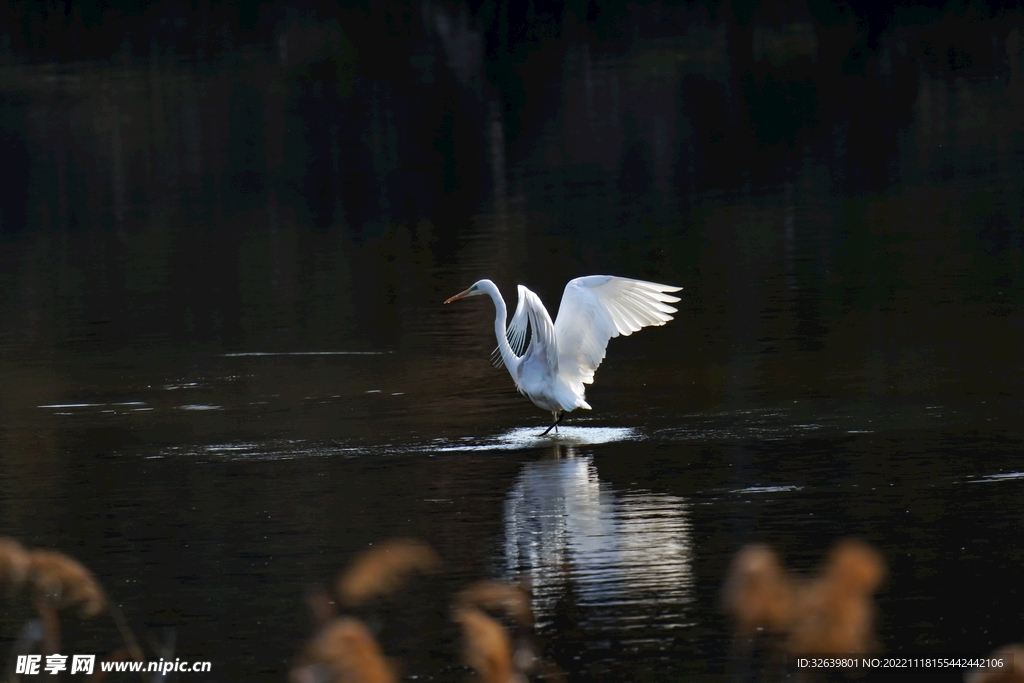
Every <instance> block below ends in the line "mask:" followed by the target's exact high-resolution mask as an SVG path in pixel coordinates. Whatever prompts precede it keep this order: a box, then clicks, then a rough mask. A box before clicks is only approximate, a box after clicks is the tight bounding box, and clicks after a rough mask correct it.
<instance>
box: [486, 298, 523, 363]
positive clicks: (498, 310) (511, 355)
mask: <svg viewBox="0 0 1024 683" xmlns="http://www.w3.org/2000/svg"><path fill="white" fill-rule="evenodd" d="M483 289H484V291H486V292H487V293H488V294H489V295H490V297H491V301H493V302H494V336H495V337H497V338H498V352H499V353H500V354H501V360H503V361H504V362H505V367H506V368H508V371H509V373H510V374H511V375H512V379H515V377H516V368H518V367H519V360H520V359H519V356H517V355H516V354H515V352H513V351H512V347H511V346H509V343H508V336H507V328H506V322H505V320H506V318H507V317H508V309H507V308H506V307H505V300H504V299H503V298H501V292H500V291H498V288H497V286H495V285H494V283H492V282H488V283H487V285H486V286H485V287H484V288H483Z"/></svg>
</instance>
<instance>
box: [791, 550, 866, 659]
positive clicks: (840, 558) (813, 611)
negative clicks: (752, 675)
mask: <svg viewBox="0 0 1024 683" xmlns="http://www.w3.org/2000/svg"><path fill="white" fill-rule="evenodd" d="M885 574H886V569H885V560H884V559H883V558H882V555H881V553H879V552H878V551H877V550H875V549H874V548H872V547H871V546H869V545H868V544H867V543H864V542H863V541H858V540H855V539H846V540H843V541H840V542H839V543H837V544H836V545H835V546H834V547H833V548H832V550H831V551H830V552H829V555H828V559H827V560H826V562H825V566H824V569H823V571H822V572H821V575H820V576H818V577H817V578H815V579H814V580H812V581H810V582H809V583H808V584H807V585H806V586H805V587H804V588H803V589H802V590H800V591H799V593H798V596H797V602H796V610H795V615H796V618H795V620H794V623H793V628H792V630H791V632H790V637H789V642H788V643H787V649H788V650H789V651H790V652H791V653H793V654H817V653H820V654H832V653H844V654H845V653H860V652H871V651H873V650H875V649H877V644H876V643H875V639H874V621H875V603H874V600H872V599H871V596H872V594H873V593H874V592H875V591H876V590H878V587H879V586H880V585H881V583H882V581H883V579H884V578H885Z"/></svg>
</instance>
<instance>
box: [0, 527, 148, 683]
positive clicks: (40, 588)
mask: <svg viewBox="0 0 1024 683" xmlns="http://www.w3.org/2000/svg"><path fill="white" fill-rule="evenodd" d="M0 583H6V584H7V585H8V588H9V591H8V594H9V596H10V597H11V598H16V597H17V596H18V594H19V593H21V592H22V591H24V592H25V593H27V594H28V596H29V598H30V600H31V603H32V607H33V609H34V611H35V613H36V615H37V616H38V619H37V620H32V621H29V622H28V623H26V624H25V625H24V626H23V627H22V629H21V634H20V636H19V637H18V639H17V640H16V641H15V644H14V647H13V649H12V651H11V653H10V657H9V666H8V670H7V674H6V679H7V680H9V681H17V680H18V675H17V673H15V668H14V666H13V665H14V662H15V661H16V660H17V657H18V656H19V655H28V654H31V653H33V652H35V651H36V649H37V646H38V648H39V651H40V653H41V654H53V653H57V652H58V651H59V650H60V648H61V612H64V611H67V610H71V609H73V608H77V610H78V616H79V617H80V618H81V619H92V618H93V617H96V616H98V615H100V614H102V613H104V612H106V613H108V614H109V615H110V616H111V618H112V619H113V621H114V624H115V626H116V627H117V630H118V632H119V633H120V635H121V638H122V639H123V641H124V644H125V650H124V651H123V652H122V651H118V652H115V654H114V657H115V658H122V657H123V656H124V653H127V654H128V655H130V656H131V657H132V658H133V659H135V660H136V661H139V662H142V661H145V655H144V654H143V652H142V649H141V648H140V647H139V645H138V642H137V641H136V639H135V636H134V635H133V634H132V632H131V629H129V628H128V624H127V622H126V621H125V619H124V616H123V615H122V614H121V611H120V609H118V607H117V606H116V605H115V604H113V603H111V602H110V601H109V600H108V599H107V596H106V593H105V592H104V591H103V588H102V587H101V586H100V583H99V581H98V580H97V579H96V577H95V576H94V575H93V573H92V572H91V571H89V569H88V568H86V566H85V565H83V564H82V563H81V562H79V561H78V560H75V559H74V558H72V557H69V556H68V555H65V554H64V553H62V552H59V551H56V550H47V549H38V548H35V549H26V548H25V547H24V546H22V545H21V543H19V542H18V541H16V540H15V539H13V538H0ZM100 678H101V676H100V675H99V673H98V672H97V675H96V678H95V680H99V679H100Z"/></svg>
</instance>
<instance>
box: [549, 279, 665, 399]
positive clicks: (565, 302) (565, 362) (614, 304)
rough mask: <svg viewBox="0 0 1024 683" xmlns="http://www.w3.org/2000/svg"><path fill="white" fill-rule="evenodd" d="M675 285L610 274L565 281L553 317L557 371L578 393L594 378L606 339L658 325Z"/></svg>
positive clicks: (663, 315)
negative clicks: (555, 315) (555, 313)
mask: <svg viewBox="0 0 1024 683" xmlns="http://www.w3.org/2000/svg"><path fill="white" fill-rule="evenodd" d="M680 289H682V288H681V287H670V286H668V285H659V284H656V283H654V282H644V281H643V280H630V279H628V278H623V277H613V276H611V275H589V276H587V277H578V278H576V279H575V280H570V281H569V284H567V285H566V286H565V292H564V293H563V294H562V303H561V305H559V307H558V317H557V318H556V319H555V338H556V340H557V343H558V369H559V375H560V376H561V377H563V378H564V379H565V380H566V381H568V382H569V383H570V384H571V385H577V383H581V384H580V385H577V386H576V387H575V388H576V389H577V390H578V393H580V394H581V395H582V392H583V387H582V384H590V383H591V382H593V381H594V371H595V370H597V367H598V366H599V365H601V361H602V360H604V354H605V349H606V348H607V347H608V340H609V339H611V338H612V337H618V336H619V335H620V334H622V335H626V336H628V335H630V334H633V333H634V332H636V331H637V330H639V329H641V328H644V327H647V326H649V325H664V324H665V323H667V322H668V321H669V320H672V314H673V313H675V312H676V309H675V308H673V307H672V306H669V305H668V304H670V303H675V302H676V301H679V297H677V296H672V295H671V294H667V293H666V292H678V291H679V290H680Z"/></svg>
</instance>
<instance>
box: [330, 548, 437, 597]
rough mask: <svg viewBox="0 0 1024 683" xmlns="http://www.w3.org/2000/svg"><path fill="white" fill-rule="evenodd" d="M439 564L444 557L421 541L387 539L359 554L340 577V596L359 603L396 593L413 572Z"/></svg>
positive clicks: (424, 570)
mask: <svg viewBox="0 0 1024 683" xmlns="http://www.w3.org/2000/svg"><path fill="white" fill-rule="evenodd" d="M440 566H441V558H440V557H439V556H438V555H437V553H436V552H434V550H433V548H431V547H430V546H429V545H427V544H426V543H423V542H422V541H417V540H414V539H408V538H396V539H392V540H389V541H384V542H383V543H380V544H378V545H376V546H374V547H372V548H369V549H368V550H364V551H363V552H361V553H359V554H358V555H357V556H356V557H355V559H354V560H353V561H352V564H351V565H350V566H349V568H348V569H347V570H345V571H344V572H343V573H342V574H341V576H340V577H338V585H337V590H338V597H340V598H341V600H342V601H343V602H344V603H345V604H347V605H360V604H363V603H365V602H367V601H368V600H370V599H372V598H375V597H378V596H382V595H387V594H389V593H392V592H394V591H395V590H397V589H398V588H399V587H401V585H402V583H403V582H404V581H405V579H406V577H408V575H409V574H411V573H413V572H421V573H428V572H434V571H437V569H439V568H440Z"/></svg>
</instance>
